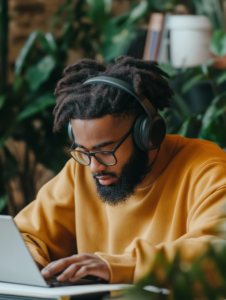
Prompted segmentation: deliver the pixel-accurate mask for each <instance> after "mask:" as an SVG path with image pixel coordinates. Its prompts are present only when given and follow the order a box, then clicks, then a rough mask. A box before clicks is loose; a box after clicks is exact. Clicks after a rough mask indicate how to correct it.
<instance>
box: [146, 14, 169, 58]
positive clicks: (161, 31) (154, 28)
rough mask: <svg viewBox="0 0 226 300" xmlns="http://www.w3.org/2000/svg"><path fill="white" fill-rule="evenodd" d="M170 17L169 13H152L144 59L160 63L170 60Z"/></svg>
mask: <svg viewBox="0 0 226 300" xmlns="http://www.w3.org/2000/svg"><path fill="white" fill-rule="evenodd" d="M169 18H170V14H169V13H168V14H162V13H152V15H151V18H150V22H149V26H148V33H147V39H146V43H145V49H144V55H143V59H145V60H154V61H158V63H165V62H168V61H169V30H168V22H169Z"/></svg>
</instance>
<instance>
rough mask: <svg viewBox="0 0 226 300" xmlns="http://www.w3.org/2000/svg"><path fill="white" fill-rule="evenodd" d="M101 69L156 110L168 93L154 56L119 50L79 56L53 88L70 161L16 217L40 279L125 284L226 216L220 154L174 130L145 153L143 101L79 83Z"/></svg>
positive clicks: (204, 235)
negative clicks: (107, 58) (103, 56)
mask: <svg viewBox="0 0 226 300" xmlns="http://www.w3.org/2000/svg"><path fill="white" fill-rule="evenodd" d="M99 76H107V77H108V78H109V77H110V78H117V79H120V80H123V81H124V82H126V83H128V84H130V85H132V87H133V90H134V92H135V93H136V94H137V95H144V96H145V97H146V98H147V99H148V101H150V102H148V103H149V105H150V103H151V104H152V106H153V109H154V111H155V110H158V109H159V110H163V109H164V108H165V107H169V100H170V99H171V98H172V96H173V91H172V90H171V89H170V87H169V85H168V83H167V81H166V80H165V79H164V78H163V77H167V74H166V73H164V72H163V71H162V70H160V69H159V67H158V65H157V64H156V63H155V62H151V61H142V60H136V59H133V58H130V57H123V56H122V57H118V58H117V59H116V60H115V62H114V63H113V64H110V65H109V66H104V65H103V64H100V63H98V62H96V61H93V60H87V59H84V60H81V61H79V62H77V63H76V64H75V65H72V66H69V67H67V68H66V69H65V71H64V77H63V79H62V80H60V81H59V83H58V85H57V88H56V91H55V94H56V95H57V96H58V100H57V104H56V107H55V109H54V114H55V123H54V131H59V130H60V128H61V127H62V125H63V124H66V123H67V122H68V121H70V124H71V126H72V132H71V135H72V136H73V144H72V147H71V149H70V153H71V155H72V157H73V158H74V159H71V160H69V161H68V163H67V164H66V166H65V167H64V168H63V170H62V171H61V172H60V173H59V174H58V175H57V176H56V177H55V178H54V179H53V180H51V181H50V182H49V183H47V184H46V185H45V186H44V187H43V188H42V189H41V190H40V192H39V194H38V196H37V199H36V200H35V201H33V202H32V203H31V204H30V205H28V206H27V207H26V208H25V209H24V210H23V211H22V212H20V213H19V214H18V216H17V217H16V219H15V220H16V222H17V225H18V227H19V229H20V231H21V233H22V235H23V238H24V240H25V242H26V244H27V246H28V248H29V250H30V252H31V254H32V256H33V258H34V260H35V261H36V262H37V264H38V265H39V267H40V269H41V268H43V267H44V268H43V269H42V274H43V276H44V277H45V278H47V277H50V276H52V275H54V274H57V273H60V272H61V275H59V276H58V280H59V281H64V280H66V279H69V280H71V281H72V282H73V281H76V280H78V279H80V278H81V277H84V276H86V275H94V276H98V277H101V278H103V279H105V280H106V281H108V282H110V283H119V282H120V283H131V282H134V281H136V280H138V279H139V278H141V277H142V276H144V275H145V273H146V272H147V271H148V270H149V269H150V268H151V263H152V262H153V259H154V257H155V254H156V252H157V251H160V250H162V251H164V252H165V254H166V256H167V257H168V258H169V259H170V258H172V257H173V255H174V254H175V252H176V250H177V248H178V247H179V246H180V245H185V246H186V249H187V250H190V249H193V250H194V249H196V250H197V251H198V250H199V249H200V248H202V246H203V245H205V243H206V242H207V241H209V240H211V239H213V238H214V236H213V235H212V228H213V227H214V226H215V225H216V224H217V223H218V222H219V221H221V220H222V219H223V218H224V216H223V214H221V208H222V206H223V204H224V203H225V199H226V154H225V153H224V151H223V150H221V149H220V148H219V147H218V146H216V145H215V144H213V143H211V142H207V141H200V140H195V139H193V140H192V139H186V138H183V137H180V136H177V135H175V136H174V135H172V136H166V137H165V139H164V141H163V142H162V143H161V145H159V147H151V148H150V149H151V150H150V151H148V150H147V149H146V150H145V149H143V150H142V149H141V148H142V147H139V143H137V142H136V139H137V137H136V135H137V133H136V132H135V131H134V126H136V124H137V119H138V118H139V117H140V115H145V114H146V112H145V111H144V109H143V108H142V105H141V103H139V101H138V100H137V99H135V97H133V96H132V95H131V94H130V93H128V92H126V91H125V90H123V89H121V88H116V87H115V86H111V85H109V84H105V83H102V84H84V82H86V81H87V80H88V79H91V78H94V77H99ZM146 104H147V102H146ZM152 106H151V107H152ZM156 115H157V114H154V116H156ZM153 118H155V117H153ZM134 124H135V125H134ZM155 130H156V129H155ZM157 130H158V129H157ZM139 134H140V133H139V132H138V135H139ZM144 150H145V151H144ZM53 151H54V149H53Z"/></svg>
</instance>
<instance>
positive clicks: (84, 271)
mask: <svg viewBox="0 0 226 300" xmlns="http://www.w3.org/2000/svg"><path fill="white" fill-rule="evenodd" d="M86 275H94V276H96V275H95V271H94V270H93V268H92V266H90V265H86V266H84V265H83V266H81V267H80V268H79V269H78V270H77V272H75V273H74V275H73V276H72V277H71V278H69V280H70V282H76V281H78V280H79V279H81V278H82V277H85V276H86Z"/></svg>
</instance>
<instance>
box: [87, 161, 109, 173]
mask: <svg viewBox="0 0 226 300" xmlns="http://www.w3.org/2000/svg"><path fill="white" fill-rule="evenodd" d="M89 168H90V171H91V172H92V173H99V172H102V171H104V170H105V169H106V166H104V165H102V164H101V163H100V162H99V161H98V160H96V158H95V157H91V163H90V165H89Z"/></svg>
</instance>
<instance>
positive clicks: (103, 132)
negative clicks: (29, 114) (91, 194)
mask: <svg viewBox="0 0 226 300" xmlns="http://www.w3.org/2000/svg"><path fill="white" fill-rule="evenodd" d="M134 120H135V117H133V116H131V117H127V118H122V117H117V118H116V117H113V116H111V115H107V116H105V117H103V118H100V119H91V120H80V119H73V120H71V125H72V129H73V133H74V136H75V143H76V144H77V145H79V146H80V147H81V148H82V150H84V151H89V152H95V151H99V150H112V149H114V147H115V146H116V145H117V144H118V143H119V142H120V141H121V140H122V139H123V137H124V136H125V135H126V133H127V132H128V131H129V130H130V129H131V127H132V126H133V123H134ZM115 156H116V158H117V164H116V165H114V166H105V165H103V164H101V163H100V162H98V161H97V160H96V159H95V158H94V157H91V164H90V165H89V168H90V171H91V172H92V173H93V177H94V178H95V182H96V187H97V192H98V194H99V196H100V198H101V200H102V201H103V202H107V203H109V204H111V205H115V204H117V203H119V202H123V201H124V200H126V199H127V198H128V197H129V196H131V195H132V194H133V193H134V189H135V186H136V185H137V184H138V183H140V182H141V181H142V178H143V175H144V174H145V169H146V167H147V166H148V153H145V152H142V151H140V150H139V149H138V148H137V147H136V146H135V145H134V143H133V138H132V134H130V135H129V136H128V137H127V139H126V140H125V141H124V142H123V143H122V145H121V146H120V147H119V148H118V149H117V150H116V152H115Z"/></svg>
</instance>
